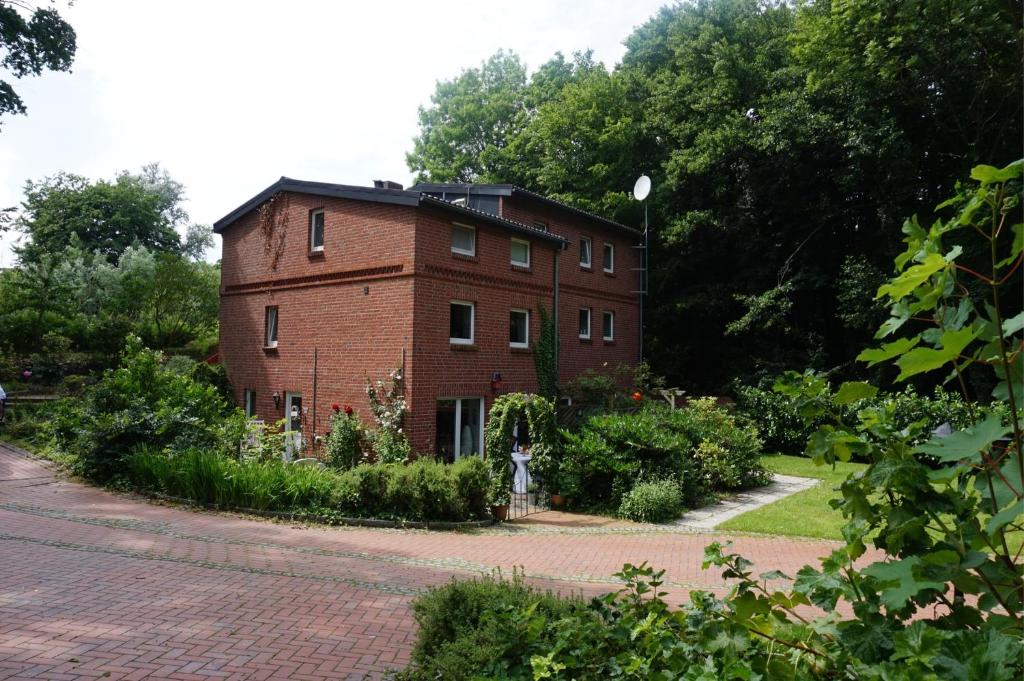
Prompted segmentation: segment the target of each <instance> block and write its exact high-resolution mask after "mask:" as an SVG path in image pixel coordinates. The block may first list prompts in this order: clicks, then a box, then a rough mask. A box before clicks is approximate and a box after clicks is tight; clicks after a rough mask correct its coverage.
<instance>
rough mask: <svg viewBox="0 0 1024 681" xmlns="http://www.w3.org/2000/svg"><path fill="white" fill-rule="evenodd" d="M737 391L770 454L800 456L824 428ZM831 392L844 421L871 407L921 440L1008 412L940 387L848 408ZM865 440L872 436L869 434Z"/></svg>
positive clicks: (739, 405) (789, 405) (786, 404)
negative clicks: (943, 428) (944, 427)
mask: <svg viewBox="0 0 1024 681" xmlns="http://www.w3.org/2000/svg"><path fill="white" fill-rule="evenodd" d="M864 354H867V353H864ZM735 390H736V411H737V414H738V415H739V416H741V417H742V418H743V419H745V420H747V421H748V422H750V423H752V424H756V425H757V428H758V432H759V433H760V435H761V437H762V438H763V439H764V445H765V449H766V450H767V451H770V452H781V453H786V454H801V453H803V452H804V450H805V448H806V446H807V440H808V439H809V438H810V437H811V435H812V434H813V433H814V432H815V431H816V430H817V429H818V427H819V426H820V425H821V424H822V423H823V420H822V419H821V418H811V419H810V420H809V421H805V420H804V418H803V417H802V416H801V415H800V413H799V411H798V409H797V407H796V405H795V404H794V402H793V400H792V399H791V398H789V397H786V396H785V395H782V394H781V393H777V392H773V391H768V390H763V389H761V388H756V387H754V386H742V385H741V386H737V387H736V389H735ZM827 390H828V393H827V394H825V393H822V394H821V395H820V396H819V397H820V399H822V400H825V401H827V402H829V403H830V405H831V408H832V409H834V410H837V411H838V412H840V413H842V414H843V418H844V419H845V420H850V419H855V418H856V415H857V412H859V411H860V410H862V409H865V408H868V407H870V408H873V409H880V410H884V411H885V412H887V413H888V414H890V417H891V419H892V423H893V426H894V427H895V428H896V429H897V430H902V429H904V428H909V427H910V426H911V425H913V424H919V425H920V430H921V432H922V435H921V437H922V438H924V437H928V436H929V435H930V433H931V432H932V431H933V430H935V429H936V428H939V427H940V426H942V425H943V424H947V423H948V424H949V426H950V427H951V428H952V429H953V430H959V429H962V428H966V427H967V426H968V425H970V424H971V422H972V419H973V418H975V417H977V416H984V415H987V414H990V413H996V414H1005V413H1006V408H1005V405H1003V404H1001V403H998V402H996V403H993V404H990V405H979V404H969V403H968V402H967V401H965V400H964V398H963V397H961V396H960V395H959V394H957V393H955V392H949V391H947V390H944V389H943V388H942V387H937V388H935V390H934V391H933V392H932V394H931V396H930V397H929V396H925V395H920V394H918V392H917V390H915V389H914V387H913V386H909V385H908V386H906V387H904V388H903V390H902V391H900V392H878V393H877V394H876V395H874V396H872V397H868V398H865V399H861V400H856V401H853V402H850V403H848V404H838V403H837V402H836V399H835V396H834V395H833V394H832V392H831V387H830V386H829V387H828V388H827ZM867 435H868V437H872V436H871V434H870V433H868V434H867Z"/></svg>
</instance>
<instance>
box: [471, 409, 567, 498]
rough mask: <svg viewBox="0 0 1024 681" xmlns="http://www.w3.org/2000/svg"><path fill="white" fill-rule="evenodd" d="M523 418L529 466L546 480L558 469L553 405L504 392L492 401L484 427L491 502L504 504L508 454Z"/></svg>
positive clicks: (508, 489)
mask: <svg viewBox="0 0 1024 681" xmlns="http://www.w3.org/2000/svg"><path fill="white" fill-rule="evenodd" d="M523 416H525V417H526V424H527V426H528V427H529V429H530V455H531V457H532V458H531V460H530V467H531V468H532V469H533V470H534V471H536V473H537V474H538V475H539V476H540V477H541V478H542V479H547V478H548V477H549V476H550V475H551V474H553V473H554V472H555V471H556V470H557V467H558V460H557V451H558V447H557V444H558V429H557V427H556V425H555V404H554V402H552V401H551V400H549V399H547V398H546V397H543V396H541V395H532V394H529V393H508V394H507V395H502V396H501V397H499V398H498V399H496V400H495V401H494V404H493V405H492V406H491V411H490V412H489V414H488V417H487V426H486V427H485V428H484V445H485V447H486V451H487V459H488V461H490V463H491V503H492V504H495V505H504V504H508V503H509V500H510V498H511V490H512V469H511V467H510V466H509V452H511V451H512V438H513V432H514V431H515V428H516V424H517V423H519V422H520V421H521V420H522V418H523Z"/></svg>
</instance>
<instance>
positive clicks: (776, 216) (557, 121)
mask: <svg viewBox="0 0 1024 681" xmlns="http://www.w3.org/2000/svg"><path fill="white" fill-rule="evenodd" d="M1022 23H1024V16H1022V10H1021V6H1020V4H1019V3H1007V2H1003V1H1002V0H980V1H977V0H951V1H950V2H942V3H936V2H931V3H929V2H905V3H892V2H882V1H880V0H855V1H851V2H843V3H836V2H830V1H828V0H808V1H807V2H799V3H788V2H785V3H783V2H762V1H758V0H700V1H698V2H685V3H678V4H676V5H674V6H672V7H666V8H664V9H662V10H661V11H659V12H657V13H656V14H655V15H654V16H652V17H651V18H650V20H648V21H647V22H645V23H644V24H642V25H641V26H639V27H637V28H636V29H635V30H634V31H633V32H632V34H630V35H629V36H628V37H626V39H625V44H626V53H625V55H624V56H623V58H622V61H621V63H620V64H619V65H618V66H617V67H615V69H614V70H612V71H611V72H608V71H607V70H606V69H604V68H603V67H602V66H601V65H600V64H599V63H595V62H594V61H593V60H592V59H591V58H590V57H589V55H576V57H575V59H574V60H573V61H569V60H566V59H564V58H562V57H561V55H557V56H556V58H555V59H553V60H552V61H551V62H550V63H549V64H545V65H543V66H541V68H540V69H538V70H537V72H536V73H535V74H533V75H532V76H530V77H527V75H526V69H525V68H523V66H522V64H521V63H520V62H519V60H518V59H517V58H515V57H514V56H512V55H508V54H507V53H499V54H498V55H496V56H495V57H494V58H493V59H492V60H491V61H490V62H488V65H487V66H485V67H483V68H481V69H472V70H470V71H467V72H466V73H465V74H463V75H462V76H460V77H459V78H457V79H456V80H454V81H449V82H442V83H439V84H438V87H437V90H436V92H435V94H434V97H433V101H432V103H431V105H430V106H429V107H427V108H425V109H424V110H423V111H422V112H421V116H420V134H419V136H418V138H417V139H416V141H415V143H414V145H415V146H414V150H413V152H412V153H411V154H410V155H409V157H408V161H409V167H410V169H411V170H413V171H414V172H416V173H418V174H419V176H421V177H423V178H429V179H431V180H433V181H469V182H511V183H516V184H520V185H522V186H525V187H528V188H530V189H532V190H535V191H539V192H541V193H545V194H549V195H552V196H554V197H555V198H558V199H560V200H563V201H567V202H569V203H571V204H573V205H577V206H579V207H581V208H584V209H589V210H595V211H598V212H599V213H601V214H603V215H606V216H608V217H611V218H613V219H617V220H619V221H622V222H624V223H625V224H629V225H639V224H641V221H642V219H643V213H642V210H643V209H642V207H641V206H640V204H639V203H638V202H635V201H631V200H630V199H629V196H628V193H627V192H628V188H629V187H631V186H632V183H633V181H634V180H635V178H636V176H637V175H638V174H639V173H640V172H645V173H647V174H648V175H650V176H652V177H653V178H654V179H655V182H654V189H653V194H652V196H651V198H650V199H649V201H648V203H649V209H650V226H651V244H652V248H651V262H650V268H651V269H650V291H651V296H650V299H649V300H650V302H651V305H652V309H651V310H650V312H651V314H649V315H648V316H647V339H646V345H645V350H646V355H645V356H648V357H649V358H650V359H651V360H652V361H653V362H654V363H655V365H657V366H658V367H659V368H660V369H661V370H662V371H665V372H667V373H668V374H669V377H670V379H671V382H672V384H674V385H681V386H683V387H686V388H689V389H691V390H693V389H694V388H696V389H697V390H693V391H694V392H696V391H698V390H699V392H701V393H705V394H706V393H711V392H718V391H720V390H721V388H722V386H725V385H727V384H728V383H729V381H731V380H732V379H733V378H735V377H737V376H738V377H740V378H742V379H743V380H744V381H745V382H756V381H757V380H758V379H759V378H761V377H764V376H775V375H778V374H779V373H781V372H782V371H784V370H786V369H803V368H806V367H812V368H816V369H820V370H824V369H830V368H838V370H839V371H840V372H842V374H843V375H842V376H837V378H846V377H850V378H864V377H865V376H868V377H871V378H873V379H875V378H878V379H881V380H884V381H887V380H888V379H889V378H890V375H889V374H887V373H886V374H884V375H882V374H877V372H871V371H867V370H865V369H864V368H863V367H862V366H859V365H857V364H855V363H853V362H852V361H851V360H853V358H854V356H855V355H856V353H857V352H858V351H859V350H860V349H861V348H862V347H863V346H864V344H865V343H866V342H867V341H868V339H869V338H870V336H871V333H872V331H873V329H874V327H875V325H876V318H877V316H878V314H879V308H878V306H877V304H874V303H872V301H871V300H869V298H868V297H866V296H864V295H863V293H864V292H865V290H866V289H867V288H869V287H871V288H872V290H873V288H874V287H875V286H877V283H879V280H880V279H882V278H883V275H882V273H883V272H884V271H886V266H887V264H888V263H889V262H891V259H892V256H893V255H894V254H895V253H896V252H897V251H898V249H899V244H898V240H899V234H898V229H897V228H898V225H899V223H900V222H901V221H902V219H903V216H906V215H910V214H912V213H915V212H917V213H922V212H923V211H925V210H928V209H930V208H931V207H932V206H934V205H935V204H936V203H938V202H939V201H940V200H941V198H942V197H944V196H946V195H948V193H949V192H950V191H951V190H952V189H953V185H954V180H955V178H957V177H961V176H963V174H964V173H965V172H966V171H967V169H968V168H970V166H971V165H972V164H976V163H980V162H982V161H984V160H987V159H994V160H995V161H996V162H998V163H1006V162H1009V161H1010V160H1012V159H1013V158H1016V156H1017V155H1018V154H1019V153H1020V149H1021V148H1022V146H1024V142H1022V131H1024V122H1022V111H1024V107H1022V106H1021V102H1022V101H1024V94H1022V83H1021V79H1020V78H1019V73H1020V64H1021V58H1022V50H1024V37H1022V33H1021V32H1020V26H1021V25H1022ZM979 45H983V46H985V48H984V49H979V48H978V46H979ZM1017 300H1019V298H1017ZM837 313H838V315H839V319H838V320H837V319H836V316H837ZM727 329H729V330H731V333H729V334H728V335H726V334H725V331H726V330H727ZM847 374H849V376H847ZM922 387H923V388H930V387H931V385H923V386H922Z"/></svg>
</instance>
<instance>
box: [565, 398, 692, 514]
mask: <svg viewBox="0 0 1024 681" xmlns="http://www.w3.org/2000/svg"><path fill="white" fill-rule="evenodd" d="M662 416H663V414H662V412H661V410H656V409H651V408H645V409H642V410H641V411H639V412H637V413H635V414H621V413H612V414H604V415H595V416H591V417H589V418H587V419H586V420H585V421H584V422H583V424H582V425H581V427H580V430H579V431H578V432H575V433H574V432H570V431H563V437H564V444H563V451H562V464H561V470H560V473H559V480H560V482H561V483H562V484H561V485H560V486H561V487H562V488H563V489H560V490H559V491H560V492H561V493H562V494H564V495H566V496H569V497H571V498H572V499H573V500H574V502H575V503H577V504H578V505H581V506H583V507H586V508H590V509H593V510H599V511H604V512H608V513H615V512H616V511H617V510H618V508H619V505H620V504H621V503H622V498H623V496H625V495H626V494H627V493H628V492H629V491H630V490H631V489H632V488H633V486H634V485H635V484H636V483H637V482H638V481H641V480H645V479H671V480H677V481H679V482H680V483H681V485H682V491H683V494H684V497H685V502H686V503H687V504H692V503H696V501H697V499H698V497H699V496H700V494H701V490H699V489H697V487H696V485H695V482H696V480H697V476H696V475H695V473H694V470H693V465H692V464H693V462H692V460H691V458H690V456H689V452H690V450H691V448H692V446H693V442H692V441H691V440H690V439H689V438H688V437H687V436H686V435H684V434H682V433H680V432H678V431H675V430H672V429H669V428H666V427H665V424H664V419H663V418H662Z"/></svg>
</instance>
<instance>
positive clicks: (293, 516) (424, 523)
mask: <svg viewBox="0 0 1024 681" xmlns="http://www.w3.org/2000/svg"><path fill="white" fill-rule="evenodd" d="M138 493H139V494H142V495H143V496H147V497H150V498H152V499H160V500H161V501H171V502H174V503H176V504H183V505H185V506H196V507H199V508H206V509H210V510H214V511H230V512H233V513H244V514H246V515H254V516H258V517H261V518H276V519H280V520H296V521H299V522H314V523H320V524H323V525H346V526H351V527H383V528H389V529H400V530H469V529H476V528H481V527H490V526H491V525H494V524H495V521H494V520H493V519H490V520H463V521H453V520H384V519H382V518H349V517H346V516H327V515H320V514H317V513H303V512H301V511H261V510H259V509H256V508H241V507H235V506H220V505H218V504H208V503H203V502H199V501H195V500H194V499H186V498H184V497H174V496H171V495H169V494H160V493H158V492H145V493H144V492H138Z"/></svg>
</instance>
